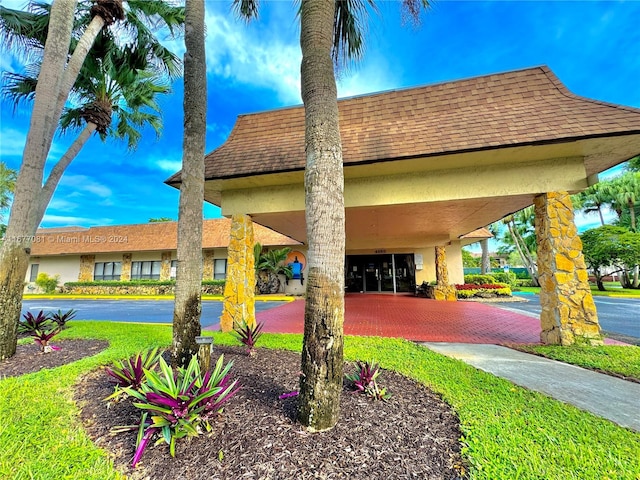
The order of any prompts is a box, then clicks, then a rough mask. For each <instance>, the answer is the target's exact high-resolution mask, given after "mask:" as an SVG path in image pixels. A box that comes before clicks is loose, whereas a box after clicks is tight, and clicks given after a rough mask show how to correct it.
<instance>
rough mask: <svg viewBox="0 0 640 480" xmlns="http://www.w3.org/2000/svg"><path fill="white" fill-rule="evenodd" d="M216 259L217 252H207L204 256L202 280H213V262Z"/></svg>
mask: <svg viewBox="0 0 640 480" xmlns="http://www.w3.org/2000/svg"><path fill="white" fill-rule="evenodd" d="M214 258H215V251H213V250H206V251H205V252H204V255H203V264H202V279H203V280H213V273H214V272H213V261H214Z"/></svg>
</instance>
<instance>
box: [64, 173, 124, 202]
mask: <svg viewBox="0 0 640 480" xmlns="http://www.w3.org/2000/svg"><path fill="white" fill-rule="evenodd" d="M59 188H64V189H65V190H66V189H70V190H73V191H75V192H76V193H89V194H91V195H95V196H97V197H109V196H110V195H111V189H110V188H109V187H107V186H105V185H102V184H101V183H98V182H96V181H95V180H93V179H92V178H90V177H87V176H86V175H65V176H64V177H62V180H60V184H59Z"/></svg>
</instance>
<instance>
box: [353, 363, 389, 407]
mask: <svg viewBox="0 0 640 480" xmlns="http://www.w3.org/2000/svg"><path fill="white" fill-rule="evenodd" d="M356 366H357V368H358V371H357V372H355V373H352V374H345V377H346V379H347V380H349V381H350V382H353V388H354V389H355V391H356V392H362V393H364V394H365V395H366V396H367V397H370V398H372V399H374V400H387V399H389V398H390V397H391V394H390V393H388V392H387V390H386V388H383V387H380V386H379V385H378V382H377V381H376V379H377V378H378V377H379V375H380V366H379V365H378V364H377V363H376V362H375V361H374V360H372V361H370V362H361V361H360V360H358V361H357V362H356Z"/></svg>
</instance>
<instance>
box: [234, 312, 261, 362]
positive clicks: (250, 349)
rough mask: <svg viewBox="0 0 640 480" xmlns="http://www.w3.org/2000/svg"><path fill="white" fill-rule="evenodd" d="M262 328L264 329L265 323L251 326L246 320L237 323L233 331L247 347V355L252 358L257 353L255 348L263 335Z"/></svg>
mask: <svg viewBox="0 0 640 480" xmlns="http://www.w3.org/2000/svg"><path fill="white" fill-rule="evenodd" d="M262 327H264V323H262V322H260V323H255V324H253V325H249V324H247V322H245V321H244V320H243V321H242V322H241V323H238V322H236V323H235V324H234V325H233V330H234V332H236V334H237V337H238V340H240V341H241V342H242V344H243V345H244V346H246V347H247V355H249V356H250V357H251V356H253V355H255V353H256V351H255V346H256V342H257V341H258V339H259V338H260V336H261V335H262Z"/></svg>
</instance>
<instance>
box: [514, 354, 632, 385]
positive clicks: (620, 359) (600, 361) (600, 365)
mask: <svg viewBox="0 0 640 480" xmlns="http://www.w3.org/2000/svg"><path fill="white" fill-rule="evenodd" d="M518 350H521V351H523V352H530V353H536V354H538V355H542V356H545V357H547V358H552V359H553V360H559V361H561V362H566V363H571V364H573V365H578V366H580V367H584V368H589V369H592V370H600V371H602V372H605V373H610V374H616V375H622V376H625V377H633V378H635V379H637V380H639V381H640V348H638V347H635V348H634V347H627V346H613V345H608V346H606V347H588V346H579V345H574V346H571V347H560V346H557V345H522V346H518Z"/></svg>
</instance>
